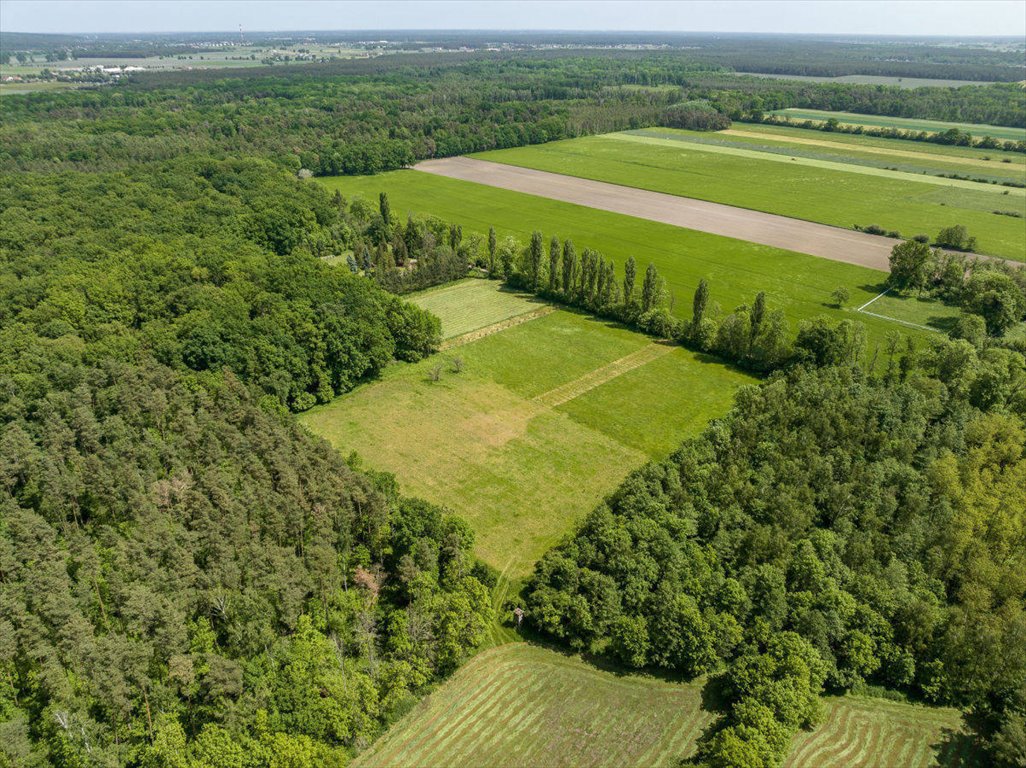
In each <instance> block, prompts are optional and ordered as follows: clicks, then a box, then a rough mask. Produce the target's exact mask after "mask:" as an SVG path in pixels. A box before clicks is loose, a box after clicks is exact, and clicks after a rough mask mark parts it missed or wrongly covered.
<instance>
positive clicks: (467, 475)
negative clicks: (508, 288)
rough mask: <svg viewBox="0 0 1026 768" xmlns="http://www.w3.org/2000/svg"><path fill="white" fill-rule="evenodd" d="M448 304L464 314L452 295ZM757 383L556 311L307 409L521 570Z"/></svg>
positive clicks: (506, 568) (487, 555)
mask: <svg viewBox="0 0 1026 768" xmlns="http://www.w3.org/2000/svg"><path fill="white" fill-rule="evenodd" d="M482 286H484V287H487V288H489V289H490V290H492V291H494V292H496V293H498V289H497V285H496V284H495V283H487V282H485V281H466V282H464V283H460V284H459V285H458V286H457V287H455V288H451V289H450V290H452V291H455V293H457V294H464V295H465V297H466V298H467V299H468V300H469V302H472V303H481V292H482V291H483V290H484V288H482ZM433 293H435V292H431V293H429V294H428V295H427V298H429V299H430V298H431V296H432V294H433ZM504 298H505V297H504ZM519 301H521V302H522V304H523V307H524V308H525V309H527V310H529V311H530V310H533V309H535V308H536V306H537V305H535V304H532V303H530V302H528V301H526V300H523V299H519ZM448 307H449V313H450V315H455V316H459V315H460V312H461V310H460V307H459V302H457V301H456V300H455V298H454V297H453V296H450V297H449V301H448ZM442 321H443V324H445V323H446V322H447V317H446V314H444V313H443V315H442ZM450 324H451V321H450ZM456 358H459V359H460V361H461V365H462V370H461V371H459V372H457V371H456V370H455V365H454V363H455V360H456ZM440 362H441V363H442V364H444V366H445V368H444V371H442V372H441V375H440V379H439V380H438V381H432V380H431V375H430V374H431V371H432V369H433V368H434V367H435V366H436V365H438V364H439V363H440ZM751 381H753V379H752V378H751V377H749V376H747V375H745V374H742V373H740V372H737V371H735V370H733V369H731V368H729V367H727V366H725V365H723V364H721V363H717V362H711V361H709V360H707V359H706V358H705V357H704V356H702V355H696V354H694V353H692V352H689V351H687V350H685V349H683V348H681V347H676V346H669V345H663V344H659V343H657V342H653V341H652V339H650V338H648V337H646V336H643V335H640V334H637V333H634V332H632V331H628V330H626V329H623V328H619V327H615V326H612V325H610V324H608V323H605V322H602V321H597V320H593V319H591V318H589V317H587V316H584V315H582V314H577V313H574V312H569V311H564V310H558V311H554V312H550V313H548V314H544V315H541V316H535V317H534V318H533V319H531V320H529V321H528V322H523V323H520V324H517V325H513V326H512V327H508V328H504V329H502V330H500V331H498V332H496V333H492V334H490V335H487V336H484V337H483V338H480V339H477V340H475V341H473V342H471V343H467V344H463V345H460V346H458V347H454V348H451V349H449V350H448V351H446V352H444V353H443V354H442V355H440V356H438V355H436V356H434V357H432V358H429V359H427V360H424V361H422V362H420V363H416V364H412V365H395V366H393V367H391V368H390V369H388V370H387V371H386V372H385V374H384V376H383V377H382V379H381V380H379V381H376V382H373V383H370V384H367V385H365V386H363V387H360V388H358V389H357V390H356V391H354V392H352V393H350V394H348V395H345V396H343V397H341V398H338V399H337V400H335V401H334V402H332V403H329V404H327V405H324V406H320V407H318V408H314V409H312V410H311V411H308V412H307V413H305V414H303V416H302V417H301V420H302V421H303V423H304V424H306V426H307V427H308V428H310V429H311V430H312V431H314V432H316V433H317V434H320V435H322V436H323V437H325V438H327V439H328V440H330V441H331V442H332V443H333V444H335V445H336V446H337V447H338V448H339V450H341V451H342V452H343V453H349V452H350V451H354V450H355V451H356V452H357V453H358V454H359V455H360V456H361V457H362V458H363V460H364V461H365V462H366V464H367V465H368V466H369V467H371V468H373V469H377V470H386V471H389V472H393V473H394V474H395V475H396V476H397V477H398V479H399V481H400V484H401V485H402V488H403V489H404V491H406V492H407V493H410V494H412V495H415V496H420V497H423V498H425V499H428V500H429V501H432V502H435V503H437V504H442V505H445V506H447V507H449V508H451V509H453V510H454V511H456V512H457V513H458V514H460V515H461V516H462V517H463V518H464V519H465V520H467V522H468V523H470V525H471V527H472V528H473V529H474V531H475V533H476V536H477V541H476V552H477V554H478V555H479V556H480V557H481V558H482V559H483V560H484V561H485V562H487V563H489V564H490V565H492V566H494V567H495V568H497V569H498V570H500V571H503V572H505V573H506V574H507V576H508V577H509V578H510V579H517V578H520V577H522V576H525V575H527V573H529V571H530V568H531V567H532V566H533V564H534V562H535V561H536V560H537V559H538V558H539V557H541V555H542V554H543V553H544V552H545V550H547V549H548V548H549V547H551V546H552V545H553V544H555V543H556V542H557V541H558V540H559V538H560V537H562V536H563V535H564V534H565V533H566V532H567V531H569V530H570V529H571V528H572V526H573V524H574V523H575V522H577V521H578V520H579V519H580V518H581V517H582V516H583V515H585V514H586V513H587V512H589V511H591V509H592V508H593V507H594V506H595V505H596V504H598V502H599V501H600V500H601V499H602V497H603V496H605V495H606V494H607V493H609V492H611V491H612V490H613V489H614V488H615V487H616V486H617V485H618V484H619V482H620V481H621V480H622V479H623V477H624V476H625V475H626V474H627V473H628V472H629V471H630V470H632V469H634V468H636V467H638V466H640V465H641V464H643V463H644V462H646V461H647V460H649V459H650V458H654V457H659V456H664V455H666V454H668V453H669V452H670V451H671V450H672V449H673V448H675V447H676V446H677V445H678V444H679V443H680V441H681V440H683V439H684V438H686V437H689V436H692V435H695V434H697V433H698V432H700V431H701V430H702V429H703V428H704V427H705V425H706V423H707V422H708V421H709V420H710V419H711V418H715V417H717V416H720V415H722V414H724V413H726V411H727V410H728V409H729V407H730V403H731V401H732V397H733V393H734V390H735V389H736V388H737V387H738V386H739V385H741V384H743V383H746V382H751ZM528 479H530V481H528Z"/></svg>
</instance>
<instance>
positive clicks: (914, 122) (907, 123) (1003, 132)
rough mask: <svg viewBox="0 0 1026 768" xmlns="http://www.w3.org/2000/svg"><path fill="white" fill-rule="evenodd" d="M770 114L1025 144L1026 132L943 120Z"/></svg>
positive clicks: (818, 113) (782, 111)
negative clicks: (965, 134)
mask: <svg viewBox="0 0 1026 768" xmlns="http://www.w3.org/2000/svg"><path fill="white" fill-rule="evenodd" d="M771 114H774V115H780V116H781V117H786V118H788V119H789V120H816V121H822V122H825V121H827V120H829V119H830V118H831V117H835V118H837V121H838V122H840V123H843V124H845V125H871V126H874V127H877V128H900V129H902V130H905V131H927V132H929V133H943V132H944V131H946V130H948V129H949V128H958V129H959V130H960V131H968V132H969V133H971V134H972V135H973V136H980V137H983V136H992V137H994V138H995V139H1005V140H1009V141H1023V140H1024V139H1026V129H1023V128H1005V127H1003V126H998V125H980V124H978V123H948V122H944V121H941V120H919V119H910V118H905V117H886V116H883V115H860V114H856V113H854V112H826V111H823V110H820V109H778V110H776V111H774V112H772V113H771Z"/></svg>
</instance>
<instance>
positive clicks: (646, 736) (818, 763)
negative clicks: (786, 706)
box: [354, 643, 984, 768]
mask: <svg viewBox="0 0 1026 768" xmlns="http://www.w3.org/2000/svg"><path fill="white" fill-rule="evenodd" d="M826 710H827V711H826V716H825V718H824V720H823V722H822V723H821V724H819V725H818V726H817V727H816V728H814V729H813V730H812V731H809V732H801V733H799V734H798V735H797V736H796V737H795V739H794V740H793V742H792V746H791V751H790V754H789V756H788V758H787V759H786V761H785V766H786V768H849V767H852V768H870V767H879V768H891V767H892V766H899V765H900V766H902V767H903V768H927V766H932V765H938V764H939V765H941V766H952V767H954V766H959V768H971V767H972V766H978V765H983V764H984V762H983V757H982V755H981V754H979V753H978V752H976V751H975V750H974V748H973V747H972V744H971V741H970V740H969V738H968V736H967V735H966V733H965V731H964V729H963V725H962V721H961V715H960V713H959V712H958V711H957V710H954V709H948V708H930V707H924V706H919V705H912V704H905V703H901V702H893V701H885V700H881V699H870V698H865V697H855V696H848V697H831V698H829V699H828V700H827V701H826ZM715 717H716V716H715V715H714V714H713V713H711V712H709V711H706V710H705V709H703V705H702V683H701V682H700V681H696V682H691V683H678V682H670V681H666V680H661V679H657V678H653V677H647V676H643V675H637V674H614V673H612V672H607V671H603V670H599V669H597V668H595V667H593V666H591V665H588V664H586V663H585V662H583V661H581V660H580V659H579V658H577V657H570V656H564V655H561V654H558V653H556V652H554V651H550V650H547V649H544V648H540V647H537V646H532V645H528V644H526V643H510V644H506V645H503V646H500V647H496V648H491V649H489V650H487V651H484V652H482V653H480V654H478V655H477V656H476V657H475V658H473V659H471V660H470V661H469V662H468V663H467V664H466V665H464V667H463V668H461V669H460V670H459V671H457V672H456V674H455V675H453V677H452V679H451V680H449V681H448V682H447V683H446V684H445V685H444V686H443V687H442V688H440V689H438V690H437V691H435V692H434V693H432V694H431V695H430V696H429V697H427V698H425V699H424V700H423V701H421V702H420V703H419V704H418V705H417V707H415V708H414V709H413V710H412V711H411V712H410V713H408V714H407V715H406V716H405V717H404V718H403V719H402V720H400V721H399V722H398V723H396V724H395V725H394V726H393V727H392V729H391V730H389V732H388V733H386V734H385V735H384V736H383V737H382V738H381V739H380V740H379V741H378V742H376V743H375V744H374V745H373V746H372V747H371V748H370V749H369V750H368V751H366V752H364V753H363V754H361V755H360V756H358V757H357V759H356V761H355V763H354V765H355V766H357V768H360V767H363V768H373V767H374V766H394V767H395V768H402V767H403V766H425V765H453V766H457V765H474V766H476V765H488V766H496V768H501V767H502V766H522V765H544V766H582V767H584V766H646V767H648V766H652V767H653V768H656V767H658V766H668V765H675V764H678V762H679V761H680V760H681V759H682V758H685V757H687V756H689V755H691V754H693V753H694V751H695V749H696V748H697V743H698V739H699V738H700V737H701V735H702V734H703V733H704V732H706V731H707V729H708V727H709V726H710V725H711V724H712V723H713V721H714V720H715Z"/></svg>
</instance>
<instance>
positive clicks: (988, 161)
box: [664, 123, 1026, 180]
mask: <svg viewBox="0 0 1026 768" xmlns="http://www.w3.org/2000/svg"><path fill="white" fill-rule="evenodd" d="M664 130H665V129H664ZM704 135H705V136H708V137H710V138H715V137H739V136H746V137H749V138H751V139H754V140H759V141H781V142H784V143H785V144H787V145H790V146H793V147H799V146H824V147H827V148H829V149H832V150H839V151H842V152H845V153H850V154H849V155H848V157H849V159H850V160H853V159H855V158H857V157H860V156H863V155H866V154H869V155H877V156H880V157H888V156H889V157H909V158H911V159H913V160H918V161H919V162H920V163H921V164H922V165H923V166H924V167H926V168H931V167H933V166H934V165H935V164H936V165H940V164H942V163H951V164H952V165H951V166H950V167H951V168H952V169H954V168H956V167H959V166H964V165H966V164H968V165H969V166H972V167H975V168H980V169H990V170H991V171H992V172H994V173H1002V174H1004V173H1007V174H1009V176H1010V177H1011V178H1012V179H1015V180H1022V178H1023V176H1024V174H1026V155H1024V154H1023V153H1021V152H1006V151H1004V150H1000V149H980V148H979V147H958V146H948V145H946V144H929V143H924V142H921V141H910V140H908V139H885V138H880V137H878V136H866V135H865V134H854V133H827V132H824V131H815V132H813V131H809V130H808V129H806V128H799V127H796V126H788V125H770V124H769V123H734V125H733V127H732V128H727V129H726V130H723V131H717V132H715V133H707V134H704ZM962 173H963V174H965V175H971V174H967V173H966V172H965V169H964V167H963V170H962Z"/></svg>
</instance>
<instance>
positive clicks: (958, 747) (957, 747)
mask: <svg viewBox="0 0 1026 768" xmlns="http://www.w3.org/2000/svg"><path fill="white" fill-rule="evenodd" d="M930 748H931V749H933V750H934V752H935V753H936V755H937V764H938V765H940V766H943V768H980V766H983V765H984V764H985V763H984V762H983V761H982V759H981V756H982V754H983V752H982V750H981V749H980V746H979V744H978V743H977V741H976V738H975V736H974V735H973V734H972V733H966V732H965V731H956V730H954V729H952V728H943V729H941V737H940V740H939V741H937V742H936V743H934V744H931V745H930Z"/></svg>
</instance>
